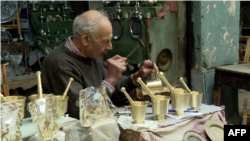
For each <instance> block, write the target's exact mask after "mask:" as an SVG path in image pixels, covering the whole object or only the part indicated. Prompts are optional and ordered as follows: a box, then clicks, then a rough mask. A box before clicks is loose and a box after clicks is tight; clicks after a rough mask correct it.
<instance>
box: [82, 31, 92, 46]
mask: <svg viewBox="0 0 250 141" xmlns="http://www.w3.org/2000/svg"><path fill="white" fill-rule="evenodd" d="M89 39H90V34H89V33H88V32H87V31H83V33H82V35H81V40H82V43H83V45H84V46H87V45H88V44H89Z"/></svg>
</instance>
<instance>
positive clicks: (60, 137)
mask: <svg viewBox="0 0 250 141" xmlns="http://www.w3.org/2000/svg"><path fill="white" fill-rule="evenodd" d="M53 140H54V141H65V133H64V132H63V131H58V132H57V133H56V134H55V135H54V138H53ZM29 141H44V140H43V139H42V138H41V137H40V136H39V134H38V133H37V134H35V135H33V136H32V137H30V138H29Z"/></svg>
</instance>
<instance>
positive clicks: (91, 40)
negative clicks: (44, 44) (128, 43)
mask: <svg viewBox="0 0 250 141" xmlns="http://www.w3.org/2000/svg"><path fill="white" fill-rule="evenodd" d="M111 39H112V25H111V23H110V21H109V20H108V19H107V18H106V17H105V16H104V15H103V14H102V13H100V12H98V11H95V10H90V11H88V12H86V13H84V14H82V15H79V16H77V17H76V18H75V20H74V23H73V37H69V38H68V39H67V40H66V42H64V43H62V44H61V45H60V46H59V47H57V48H55V49H54V50H53V51H51V52H50V53H49V54H48V56H46V58H45V59H44V61H43V65H42V86H43V90H44V93H53V94H56V95H62V94H63V92H64V90H65V88H66V86H67V84H68V81H69V78H70V77H72V78H73V79H74V81H73V82H72V84H71V87H70V89H69V91H68V96H69V104H68V113H69V116H70V117H74V118H77V119H79V107H77V106H76V100H78V99H79V91H80V90H82V89H85V88H87V87H91V86H94V87H99V86H100V85H104V86H106V87H107V93H108V95H109V96H110V98H111V100H112V101H115V100H119V99H122V98H124V94H123V93H122V92H120V88H121V87H125V88H126V90H127V91H128V92H130V91H131V90H133V89H134V88H136V79H137V78H138V77H141V78H142V79H143V78H147V77H148V76H149V75H150V74H151V73H153V72H154V69H153V64H152V62H151V61H149V60H146V61H144V62H143V66H142V67H141V69H140V70H139V71H137V72H136V73H134V74H133V75H131V76H129V77H124V76H122V73H123V72H124V71H126V66H125V62H126V58H124V57H121V56H119V55H116V56H114V57H112V58H110V59H108V60H107V64H108V66H107V69H106V68H105V67H104V66H103V63H102V60H101V57H102V56H103V55H104V54H105V53H106V52H107V51H109V50H111V49H112V44H111ZM156 69H157V71H158V68H157V67H156Z"/></svg>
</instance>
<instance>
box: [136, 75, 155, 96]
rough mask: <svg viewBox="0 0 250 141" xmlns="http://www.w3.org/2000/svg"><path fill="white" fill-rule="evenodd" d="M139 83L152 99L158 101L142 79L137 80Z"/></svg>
mask: <svg viewBox="0 0 250 141" xmlns="http://www.w3.org/2000/svg"><path fill="white" fill-rule="evenodd" d="M137 82H138V83H140V84H141V86H142V88H143V89H145V90H146V91H147V92H148V94H149V96H150V97H151V98H152V99H156V97H155V95H154V94H153V93H152V92H151V91H150V90H149V88H148V87H147V86H146V85H145V84H144V82H143V81H142V80H141V78H140V77H139V78H137Z"/></svg>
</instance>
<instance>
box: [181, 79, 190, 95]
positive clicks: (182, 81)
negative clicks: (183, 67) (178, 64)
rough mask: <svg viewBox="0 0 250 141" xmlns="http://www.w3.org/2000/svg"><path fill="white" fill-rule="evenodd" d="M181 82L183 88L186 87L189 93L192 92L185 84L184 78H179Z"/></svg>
mask: <svg viewBox="0 0 250 141" xmlns="http://www.w3.org/2000/svg"><path fill="white" fill-rule="evenodd" d="M179 81H180V82H181V83H182V84H183V86H184V87H185V88H186V89H187V90H188V91H189V92H191V90H190V89H189V88H188V86H187V84H186V83H185V82H184V80H183V78H182V77H180V78H179Z"/></svg>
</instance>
